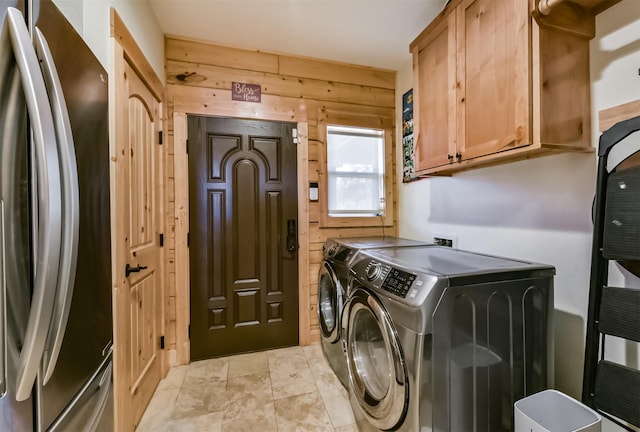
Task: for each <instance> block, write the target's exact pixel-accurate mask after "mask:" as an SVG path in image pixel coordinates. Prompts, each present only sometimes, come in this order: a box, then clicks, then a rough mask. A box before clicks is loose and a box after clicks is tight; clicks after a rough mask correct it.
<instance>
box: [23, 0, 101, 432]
mask: <svg viewBox="0 0 640 432" xmlns="http://www.w3.org/2000/svg"><path fill="white" fill-rule="evenodd" d="M32 19H33V22H34V29H36V28H37V29H39V30H40V31H41V32H42V35H43V37H44V38H45V39H46V42H47V44H48V46H49V48H50V51H51V56H52V59H53V62H54V63H55V67H56V69H57V73H58V76H59V78H60V83H61V87H62V91H63V93H64V98H65V99H66V104H67V111H68V114H69V119H70V124H71V133H72V136H73V141H74V145H75V155H76V161H77V174H78V186H79V195H78V198H79V208H78V210H79V237H78V255H77V265H76V271H75V278H74V279H75V283H74V288H73V297H72V298H71V304H70V307H69V312H68V320H67V326H66V329H65V331H64V339H63V340H62V344H61V345H60V346H59V355H58V359H57V362H56V363H55V369H51V368H48V367H47V365H46V364H43V369H42V371H41V372H42V374H41V380H40V386H39V387H38V388H37V391H38V402H37V407H38V427H37V429H38V430H41V431H45V430H48V429H49V428H50V427H51V425H52V424H53V423H54V422H55V421H56V419H57V418H59V416H60V413H62V412H63V411H65V409H67V408H68V407H69V406H70V404H71V403H72V401H73V400H75V398H76V397H77V395H78V394H79V392H81V390H82V389H83V388H84V387H85V386H86V384H87V383H88V382H89V381H90V380H91V377H92V376H93V374H94V373H95V371H96V370H97V369H98V368H99V366H100V365H101V364H102V363H103V362H104V360H105V356H106V353H107V351H108V349H106V347H108V346H109V345H110V343H111V340H112V328H113V320H112V306H111V296H112V292H111V287H112V280H111V232H110V223H111V222H110V206H109V193H110V191H109V187H110V177H109V117H108V87H107V73H106V72H105V70H104V68H103V67H102V66H101V64H100V63H99V62H98V60H97V59H96V58H95V56H94V55H93V54H92V53H91V51H90V50H89V48H88V47H87V46H86V44H85V43H84V41H83V40H82V38H81V37H80V36H79V35H78V34H77V33H76V32H75V30H74V29H73V27H72V26H71V24H69V23H68V22H67V20H66V19H65V18H64V16H63V15H62V13H61V12H60V11H59V10H58V9H57V7H56V6H55V5H54V4H53V3H52V2H51V1H50V0H40V1H33V10H32ZM34 31H35V30H34ZM36 33H37V31H36ZM54 340H55V338H49V342H54ZM47 350H49V352H48V353H45V362H46V359H48V358H51V359H53V357H54V355H53V354H54V352H53V351H54V350H55V343H52V344H50V345H48V348H47ZM51 372H52V373H51ZM45 377H46V378H48V380H47V381H46V384H43V383H44V381H45Z"/></svg>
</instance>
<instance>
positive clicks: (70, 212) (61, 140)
mask: <svg viewBox="0 0 640 432" xmlns="http://www.w3.org/2000/svg"><path fill="white" fill-rule="evenodd" d="M34 44H35V48H36V54H37V56H38V59H39V60H40V66H41V68H42V74H43V76H44V80H45V84H46V86H47V90H48V92H49V100H50V103H51V110H52V113H53V121H54V123H55V128H56V137H57V142H58V154H59V156H60V174H61V183H62V239H61V240H62V245H61V247H60V271H59V272H58V289H57V291H56V302H55V307H54V310H53V317H52V318H51V323H50V325H49V332H48V335H47V343H46V345H45V351H44V358H43V361H44V363H43V364H44V369H43V370H44V377H43V381H42V382H43V385H46V384H47V382H49V379H50V378H51V375H53V371H54V370H55V367H56V363H57V361H58V355H59V354H60V347H61V346H62V340H63V338H64V332H65V329H66V327H67V321H68V319H69V310H70V308H71V300H72V297H73V286H74V283H75V277H76V265H77V262H78V231H79V226H80V197H79V195H80V191H79V188H78V167H77V163H76V153H75V146H74V143H73V135H72V132H71V122H70V120H69V113H68V111H67V104H66V101H65V98H64V93H63V91H62V85H61V83H60V78H59V77H58V71H57V69H56V65H55V63H54V61H53V55H52V54H51V50H50V49H49V44H48V43H47V40H46V39H45V37H44V35H43V34H42V32H41V31H40V29H39V28H38V27H36V28H35V34H34Z"/></svg>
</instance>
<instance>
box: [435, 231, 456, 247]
mask: <svg viewBox="0 0 640 432" xmlns="http://www.w3.org/2000/svg"><path fill="white" fill-rule="evenodd" d="M433 242H434V243H435V244H437V245H438V246H447V247H450V248H456V247H458V238H457V237H456V236H454V235H450V234H436V235H434V236H433Z"/></svg>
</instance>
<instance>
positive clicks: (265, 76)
mask: <svg viewBox="0 0 640 432" xmlns="http://www.w3.org/2000/svg"><path fill="white" fill-rule="evenodd" d="M165 43H166V46H165V55H166V59H165V69H166V74H167V77H166V78H167V87H166V97H167V104H166V108H167V109H166V115H167V117H166V122H165V124H166V125H167V134H166V135H167V138H168V139H167V143H166V149H165V152H166V153H165V156H166V160H165V166H166V173H167V178H166V185H167V194H166V195H167V199H168V202H167V206H166V208H167V231H168V235H167V236H166V237H167V244H166V247H167V252H168V253H167V261H166V273H167V278H168V283H167V284H166V286H167V288H168V296H167V299H168V300H167V304H166V307H167V310H168V315H167V321H166V323H165V325H166V339H167V343H168V347H169V349H175V348H176V325H177V323H176V316H186V317H188V316H189V312H188V311H176V277H175V276H176V265H188V263H184V262H176V238H175V235H174V233H175V226H176V220H178V219H179V217H178V214H177V213H176V210H177V209H176V204H175V203H176V190H178V191H181V190H186V189H185V188H184V185H180V184H178V182H181V181H184V178H183V180H180V178H181V177H182V176H181V175H175V170H174V166H175V165H174V140H173V136H174V124H173V120H174V113H186V114H189V113H198V114H201V113H208V112H211V113H214V114H215V115H225V116H229V117H239V118H247V117H249V118H254V119H266V120H288V121H296V122H302V123H304V122H306V123H308V165H306V166H299V167H298V170H307V174H308V179H309V182H317V181H318V143H319V141H320V140H321V139H322V137H319V136H318V113H319V112H320V110H323V109H331V110H336V111H345V112H353V113H359V114H371V115H377V116H384V117H389V118H391V119H392V121H394V120H393V119H395V82H396V73H395V72H394V71H388V70H381V69H375V68H369V67H362V66H354V65H348V64H343V63H334V62H328V61H322V60H317V59H310V58H300V57H292V56H285V55H278V54H270V53H263V52H259V51H250V50H241V49H235V48H229V47H223V46H217V45H212V44H208V43H202V42H196V41H189V40H181V39H177V38H171V37H170V38H167V39H166V42H165ZM232 82H243V83H251V84H259V85H261V86H262V103H260V104H256V103H248V102H237V101H231V83H232ZM214 105H215V107H216V109H211V108H212V106H214ZM392 136H394V137H395V133H393V134H392ZM176 139H177V138H176ZM393 145H394V149H393V151H392V154H393V155H394V158H395V154H396V152H395V143H394V144H393ZM392 166H393V167H394V173H393V176H392V178H393V187H394V189H396V188H397V186H396V178H397V176H396V175H395V166H396V164H395V160H394V161H393V163H392ZM320 187H324V185H320ZM394 196H397V194H394ZM307 197H308V194H307ZM394 204H395V203H394ZM308 208H309V227H308V232H309V251H310V253H309V257H310V260H309V261H310V265H309V268H308V273H307V274H300V280H303V279H302V278H306V280H308V281H309V296H310V298H309V304H310V309H309V317H308V318H309V319H308V321H309V323H310V324H309V325H310V328H309V334H308V336H309V337H308V338H307V340H308V341H309V342H316V341H318V340H319V330H318V323H317V319H316V313H317V312H316V311H317V273H318V269H319V267H320V264H321V260H322V245H323V243H324V241H325V240H326V239H327V238H328V237H350V236H368V235H382V234H383V230H382V228H380V227H366V228H365V227H348V228H330V229H325V228H320V226H319V220H320V215H319V206H318V203H317V202H308ZM393 208H394V209H395V208H396V206H395V205H394V206H393ZM181 211H182V210H181V209H178V213H180V212H181ZM393 221H394V222H393V226H391V227H386V228H385V229H384V233H385V234H387V235H395V234H397V222H396V221H397V217H396V213H395V210H394V218H393ZM178 261H182V260H181V259H180V258H179V257H178ZM182 288H184V287H182ZM179 289H181V288H180V287H179ZM178 304H180V302H178ZM180 312H182V313H180ZM178 321H179V319H178ZM178 325H180V324H179V323H178ZM178 363H181V361H178Z"/></svg>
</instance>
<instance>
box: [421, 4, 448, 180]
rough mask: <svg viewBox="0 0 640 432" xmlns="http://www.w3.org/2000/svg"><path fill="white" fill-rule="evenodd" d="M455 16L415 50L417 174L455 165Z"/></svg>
mask: <svg viewBox="0 0 640 432" xmlns="http://www.w3.org/2000/svg"><path fill="white" fill-rule="evenodd" d="M455 25H456V22H455V14H450V15H449V16H446V17H443V19H442V20H441V21H440V22H438V23H435V24H434V26H432V28H428V29H427V31H426V32H425V33H423V35H422V36H423V37H422V38H420V39H418V40H416V43H415V44H414V45H413V46H412V47H411V48H412V52H413V71H414V72H413V73H414V89H413V94H414V98H413V100H414V137H415V140H416V143H415V164H416V172H417V173H420V171H424V170H426V169H429V168H434V167H438V166H442V165H448V164H449V163H450V162H452V161H453V155H454V153H455V138H456V115H455V109H456V106H455V101H456V95H455V91H456V79H455V78H456V52H455V50H456V44H455Z"/></svg>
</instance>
